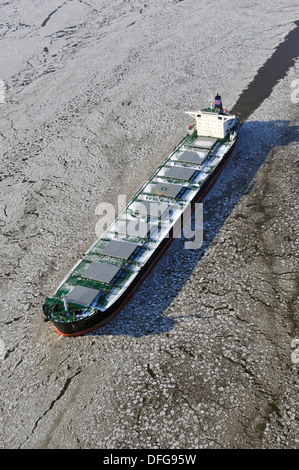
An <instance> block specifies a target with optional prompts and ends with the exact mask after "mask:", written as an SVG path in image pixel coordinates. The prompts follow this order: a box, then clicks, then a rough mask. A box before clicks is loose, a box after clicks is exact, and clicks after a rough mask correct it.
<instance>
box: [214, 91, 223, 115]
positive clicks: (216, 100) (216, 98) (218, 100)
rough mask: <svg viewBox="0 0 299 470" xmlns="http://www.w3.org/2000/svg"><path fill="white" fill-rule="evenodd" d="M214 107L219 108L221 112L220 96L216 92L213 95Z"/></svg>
mask: <svg viewBox="0 0 299 470" xmlns="http://www.w3.org/2000/svg"><path fill="white" fill-rule="evenodd" d="M215 108H216V109H219V111H220V113H223V107H222V100H221V96H220V95H219V94H218V93H217V95H216V96H215Z"/></svg>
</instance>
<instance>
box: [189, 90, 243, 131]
mask: <svg viewBox="0 0 299 470" xmlns="http://www.w3.org/2000/svg"><path fill="white" fill-rule="evenodd" d="M216 98H217V99H216ZM216 98H215V105H214V106H212V105H211V106H210V107H209V108H204V109H202V110H201V111H187V114H189V115H190V116H192V117H194V118H195V120H196V129H197V135H199V136H206V137H216V138H218V139H224V138H225V137H226V136H227V135H228V134H229V132H230V131H231V130H232V128H233V127H234V125H235V124H236V122H237V117H236V116H235V115H230V114H228V113H227V112H225V111H223V108H222V102H221V97H220V96H219V95H217V96H216Z"/></svg>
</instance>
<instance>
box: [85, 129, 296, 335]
mask: <svg viewBox="0 0 299 470" xmlns="http://www.w3.org/2000/svg"><path fill="white" fill-rule="evenodd" d="M292 142H299V126H290V123H289V121H271V122H262V121H249V122H245V123H243V124H242V127H241V129H240V134H239V137H238V140H237V142H236V146H235V149H234V150H233V153H232V155H231V158H230V160H229V162H228V164H227V165H226V167H225V168H224V170H223V172H222V173H221V175H220V176H219V178H218V180H217V181H216V183H215V184H214V186H213V187H212V188H211V190H210V191H209V193H208V194H207V195H206V197H205V198H204V200H203V201H202V202H203V210H204V224H203V244H202V246H201V247H200V248H198V249H196V250H190V249H189V250H188V249H185V248H184V242H185V240H184V238H183V237H182V238H180V239H174V240H173V242H172V244H171V245H170V247H169V248H168V250H167V251H166V252H165V253H164V255H163V256H162V257H161V259H160V260H159V261H158V263H157V264H156V266H155V267H154V268H153V270H152V271H151V272H150V273H149V275H148V276H147V278H146V279H145V281H144V282H143V283H142V284H141V286H140V287H139V289H138V290H137V292H136V293H135V295H134V296H133V297H132V299H131V300H130V301H129V302H128V303H127V305H125V306H124V308H123V310H122V311H121V312H120V314H119V315H118V316H117V317H116V318H115V319H114V320H113V321H112V322H110V323H109V324H108V325H106V326H105V327H103V328H101V329H99V330H96V331H95V332H94V333H91V335H130V336H132V337H142V336H147V335H159V334H161V333H166V332H169V331H171V330H172V329H173V328H174V326H175V325H176V323H177V322H178V321H180V320H184V318H193V319H194V320H195V319H196V318H200V316H201V314H202V313H203V310H201V309H200V311H194V308H193V306H192V300H191V302H190V304H189V301H188V298H187V297H186V296H185V295H184V296H183V295H181V299H180V302H179V303H178V304H177V307H176V309H177V314H176V315H172V312H173V309H171V312H167V309H168V307H169V306H170V305H171V303H172V302H173V301H174V300H175V299H176V297H177V296H178V294H179V293H180V291H181V290H182V289H183V287H184V285H185V283H186V282H187V280H188V279H189V277H190V276H191V275H192V273H193V271H194V269H195V267H197V266H198V267H199V268H200V260H201V258H202V257H203V256H204V254H205V252H206V251H207V249H208V248H209V246H210V245H211V243H212V242H213V240H214V239H215V237H216V236H217V234H218V233H219V231H220V230H221V228H222V227H223V225H224V223H225V221H226V219H227V218H228V217H229V216H230V214H231V212H232V210H233V209H234V207H235V206H236V204H237V203H238V201H239V200H240V198H241V197H242V196H243V195H244V194H248V193H249V192H250V191H251V190H252V189H253V188H254V184H255V177H256V174H257V172H258V170H259V168H260V167H261V166H262V165H263V164H264V162H265V160H266V159H267V158H271V150H272V149H274V148H275V147H276V146H286V145H288V144H290V143H292ZM244 217H245V216H244ZM223 236H225V232H223ZM198 276H199V277H200V278H203V279H204V278H205V273H204V272H203V271H201V270H200V269H199V271H198ZM197 294H198V296H199V297H200V291H198V293H197ZM171 315H172V316H171Z"/></svg>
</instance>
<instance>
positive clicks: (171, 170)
mask: <svg viewBox="0 0 299 470" xmlns="http://www.w3.org/2000/svg"><path fill="white" fill-rule="evenodd" d="M186 113H187V114H189V115H190V116H192V118H194V119H195V122H194V121H193V123H192V124H190V126H188V127H187V133H186V135H185V137H184V138H183V139H182V140H181V141H180V143H179V144H178V145H177V146H176V147H175V148H174V149H173V151H172V152H171V153H170V154H169V155H168V156H167V158H165V160H164V161H163V163H162V164H161V166H160V167H159V168H157V170H156V171H155V172H154V173H153V174H152V176H151V177H150V178H149V179H148V181H146V183H145V184H144V185H143V186H142V188H140V190H139V191H138V192H137V193H136V194H135V195H134V196H133V197H132V198H131V200H130V201H129V202H128V204H127V205H126V206H125V207H124V208H123V210H122V211H121V212H120V213H119V214H118V215H117V217H116V218H115V220H114V221H113V222H112V223H111V224H110V225H109V227H108V228H107V229H106V230H105V231H103V233H102V234H101V235H100V237H99V238H98V239H97V240H96V241H95V242H94V244H93V245H92V246H91V247H90V248H89V250H88V251H87V252H86V253H85V254H84V255H83V256H82V258H81V259H80V260H79V261H78V262H77V264H76V265H75V266H74V267H73V268H72V269H71V271H70V272H69V273H68V274H67V276H66V277H65V278H64V279H63V281H62V282H61V284H60V285H59V286H58V288H57V289H56V291H55V293H54V294H53V296H52V297H48V298H47V299H46V300H45V302H44V305H43V312H44V315H45V320H47V321H48V320H49V321H51V322H52V324H53V325H54V327H55V329H56V331H57V332H58V333H59V334H61V335H64V336H79V335H84V334H86V333H88V332H91V331H93V330H95V329H98V328H101V327H102V326H104V325H105V324H106V323H108V322H109V321H111V320H112V319H113V318H114V317H115V316H116V315H117V314H118V313H119V312H120V311H121V309H122V308H123V307H124V305H125V304H126V303H127V301H128V300H129V299H130V298H131V297H132V296H133V294H134V293H135V292H136V290H137V289H138V286H139V285H140V284H141V282H142V281H143V280H144V279H145V277H146V276H147V275H148V273H149V271H150V270H151V269H152V268H153V266H154V265H155V264H156V263H157V261H158V260H159V258H160V257H161V256H162V254H163V253H164V252H165V250H166V249H167V248H168V246H169V245H170V243H171V241H172V240H173V238H174V236H175V235H174V232H175V229H177V227H178V224H179V225H180V224H182V221H183V220H184V218H183V215H184V214H185V213H186V212H187V210H189V211H194V208H195V207H196V203H199V202H200V201H202V199H203V198H204V196H205V195H206V194H207V192H208V191H209V189H210V188H211V187H212V185H213V184H214V183H215V181H216V180H217V178H218V176H219V175H220V173H221V171H222V169H223V168H224V166H225V164H226V163H227V161H228V159H229V156H230V155H231V152H232V149H233V147H234V144H235V142H236V139H237V136H238V130H239V119H238V117H237V116H236V115H232V114H230V113H229V112H228V111H227V110H226V109H224V108H223V105H222V99H221V96H220V95H219V94H217V95H216V97H215V99H212V100H211V101H210V103H209V106H208V107H206V108H204V109H201V110H200V111H194V112H193V111H187V112H186Z"/></svg>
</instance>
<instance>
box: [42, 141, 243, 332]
mask: <svg viewBox="0 0 299 470" xmlns="http://www.w3.org/2000/svg"><path fill="white" fill-rule="evenodd" d="M233 148H234V144H233V145H232V147H231V148H230V149H229V150H228V152H227V153H226V154H225V156H224V157H223V159H222V160H221V162H220V163H219V164H218V165H217V167H216V168H215V170H214V171H213V172H212V173H211V174H210V176H209V178H208V179H207V180H206V181H205V182H204V183H203V185H202V186H201V188H200V190H199V191H198V193H197V194H196V195H195V197H194V198H193V200H192V201H191V211H194V208H195V204H196V203H199V202H201V201H202V199H203V198H204V197H205V195H206V194H207V193H208V191H209V190H210V188H211V187H212V186H213V184H214V183H215V182H216V180H217V178H218V177H219V175H220V173H221V172H222V170H223V169H224V167H225V165H226V164H227V162H228V160H229V158H230V156H231V153H232V150H233ZM173 238H174V235H173V231H172V229H171V230H170V231H169V233H168V237H165V238H164V240H163V241H162V242H161V243H160V245H159V247H158V248H157V249H156V251H155V253H154V255H153V256H152V257H151V258H150V259H149V260H148V261H147V263H146V264H145V265H144V266H143V268H142V269H141V270H140V272H139V274H138V275H137V276H136V278H135V279H134V280H133V281H132V283H131V284H130V285H129V287H128V288H127V289H126V291H125V292H124V293H123V294H122V295H121V296H120V297H119V299H118V300H117V301H116V302H115V303H114V304H113V305H111V307H109V308H108V309H107V310H105V312H101V311H100V310H98V311H96V312H95V313H94V314H93V315H91V316H90V317H87V318H84V319H81V320H78V321H76V322H70V323H62V322H61V323H60V322H55V321H53V320H51V322H52V323H53V325H54V327H55V329H56V331H57V332H58V333H59V334H61V335H63V336H80V335H84V334H86V333H89V332H91V331H93V330H95V329H98V328H101V327H102V326H104V325H106V324H107V323H109V322H110V321H111V320H112V319H113V318H114V317H116V315H118V314H119V313H120V311H121V310H122V309H123V307H124V306H125V305H126V303H127V302H128V301H129V300H130V298H131V297H132V296H133V295H134V293H135V292H136V290H137V289H138V287H139V286H140V284H141V283H142V282H143V281H144V279H145V278H146V277H147V275H148V274H149V272H150V271H151V270H152V269H153V267H154V266H155V264H156V263H157V262H158V261H159V259H160V258H161V256H162V255H163V253H165V251H166V250H167V248H168V247H169V245H170V244H171V242H172V240H173Z"/></svg>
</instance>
